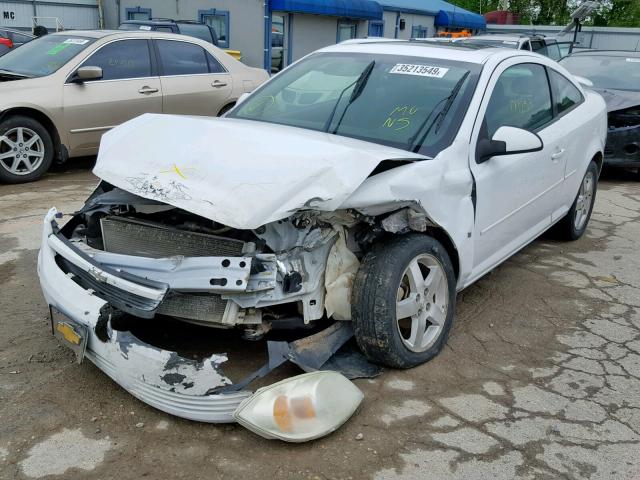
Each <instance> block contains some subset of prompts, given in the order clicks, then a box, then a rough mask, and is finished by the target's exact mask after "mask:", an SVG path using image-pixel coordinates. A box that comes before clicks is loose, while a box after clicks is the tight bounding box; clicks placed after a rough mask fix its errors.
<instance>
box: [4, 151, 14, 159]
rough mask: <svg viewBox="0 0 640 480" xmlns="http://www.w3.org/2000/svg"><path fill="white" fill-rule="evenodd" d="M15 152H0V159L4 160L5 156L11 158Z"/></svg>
mask: <svg viewBox="0 0 640 480" xmlns="http://www.w3.org/2000/svg"><path fill="white" fill-rule="evenodd" d="M15 156H16V154H15V153H14V152H5V153H0V160H4V159H5V158H11V157H15Z"/></svg>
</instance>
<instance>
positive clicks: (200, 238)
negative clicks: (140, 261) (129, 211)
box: [100, 217, 244, 258]
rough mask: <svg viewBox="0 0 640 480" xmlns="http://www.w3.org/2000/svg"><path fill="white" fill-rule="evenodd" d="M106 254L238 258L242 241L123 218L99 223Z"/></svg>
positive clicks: (242, 244) (152, 256) (112, 218)
mask: <svg viewBox="0 0 640 480" xmlns="http://www.w3.org/2000/svg"><path fill="white" fill-rule="evenodd" d="M100 225H101V227H102V240H103V242H104V249H105V251H107V252H113V253H121V254H124V255H135V256H139V257H151V258H162V257H173V256H175V255H183V256H185V257H214V256H227V255H228V256H230V257H233V256H240V255H241V254H242V247H243V246H244V242H243V241H241V240H235V239H232V238H225V237H218V236H215V235H208V234H204V233H195V232H186V231H184V230H178V229H176V228H171V227H165V226H162V225H157V224H155V223H149V222H144V221H141V220H132V219H130V218H122V217H104V218H103V219H101V220H100Z"/></svg>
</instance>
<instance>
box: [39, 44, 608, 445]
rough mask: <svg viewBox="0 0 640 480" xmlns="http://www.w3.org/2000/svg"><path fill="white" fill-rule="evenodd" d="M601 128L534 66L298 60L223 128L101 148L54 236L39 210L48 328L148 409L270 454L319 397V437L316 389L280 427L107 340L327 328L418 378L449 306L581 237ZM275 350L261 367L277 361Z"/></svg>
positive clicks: (405, 52)
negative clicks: (509, 265)
mask: <svg viewBox="0 0 640 480" xmlns="http://www.w3.org/2000/svg"><path fill="white" fill-rule="evenodd" d="M606 129H607V116H606V108H605V104H604V101H603V100H602V98H601V97H600V96H599V95H597V94H595V93H592V92H590V91H588V90H584V89H583V88H582V87H581V85H579V84H578V83H576V80H575V79H574V77H572V76H571V75H570V74H569V73H568V72H567V71H566V70H565V69H564V68H563V67H561V66H560V65H558V64H557V63H556V62H554V61H552V60H550V59H548V58H546V57H543V56H540V55H537V54H535V53H531V52H526V51H522V50H507V49H497V48H480V49H479V48H472V47H464V46H456V45H455V44H448V45H437V44H424V43H412V42H384V41H380V42H366V43H362V44H358V43H350V44H346V45H336V46H332V47H328V48H325V49H322V50H319V51H317V52H315V53H313V54H311V55H309V56H307V57H305V58H304V59H302V60H301V61H299V62H297V63H295V64H294V65H293V66H291V67H289V68H288V69H286V70H284V71H283V72H281V73H279V74H278V75H276V76H274V77H273V78H272V79H271V80H270V81H268V82H267V83H266V84H264V85H263V86H262V87H261V88H259V89H258V90H256V91H255V92H254V93H252V94H251V95H249V96H248V97H247V98H245V99H243V101H242V102H241V103H239V104H238V105H237V106H236V107H235V108H234V109H233V110H232V111H231V112H230V113H229V114H227V116H226V117H225V118H194V117H186V116H170V115H150V114H149V115H143V116H140V117H138V118H136V119H134V120H131V121H129V122H127V123H125V124H123V125H121V126H119V127H116V128H114V129H113V130H112V131H110V132H108V133H107V134H105V135H104V137H103V140H102V144H101V147H100V153H99V156H98V160H97V164H96V166H95V169H94V173H95V174H96V175H97V176H98V177H100V179H101V180H102V181H101V182H100V184H99V186H98V187H97V189H96V190H95V192H94V193H93V194H92V195H91V196H90V198H89V199H88V200H87V202H86V204H85V206H84V207H83V208H82V210H81V211H79V212H77V213H76V214H74V215H73V217H72V218H71V219H69V220H68V221H67V222H66V224H64V226H61V227H59V226H58V223H57V218H60V217H61V214H59V213H58V212H57V211H56V210H55V209H52V210H51V211H50V212H49V214H48V215H47V216H46V218H45V220H44V235H43V240H42V248H41V250H40V255H39V259H38V272H39V276H40V282H41V285H42V289H43V292H44V295H45V298H46V300H47V302H48V303H49V305H50V306H51V312H52V327H53V329H54V331H55V333H56V335H58V336H60V337H61V338H62V339H63V340H64V341H66V342H67V343H68V344H69V345H70V346H72V347H73V348H74V350H76V352H77V354H78V358H80V359H81V358H83V357H86V358H88V359H90V360H91V361H92V362H94V363H95V364H96V365H97V366H98V367H99V368H100V369H102V370H103V371H104V372H105V373H107V374H108V375H109V376H110V377H112V378H113V379H114V380H115V381H116V382H118V383H119V384H120V385H122V386H123V387H124V388H126V389H127V390H128V391H130V392H131V393H133V394H134V395H135V396H137V397H138V398H140V399H142V400H143V401H145V402H147V403H149V404H151V405H153V406H155V407H157V408H160V409H161V410H164V411H167V412H170V413H173V414H176V415H180V416H183V417H187V418H192V419H197V420H203V421H211V422H220V421H232V420H233V419H234V418H235V419H238V420H240V421H241V422H243V423H248V424H251V423H252V422H253V423H254V424H256V423H259V424H260V425H262V427H261V428H262V432H263V433H265V432H267V433H265V435H266V436H269V435H271V436H277V437H278V438H281V436H282V435H284V436H285V437H286V435H285V433H286V432H287V431H290V430H291V429H292V428H293V429H294V430H295V428H296V427H295V425H297V424H296V422H297V420H299V419H300V418H304V419H305V420H304V421H305V422H307V423H305V425H307V427H308V428H311V427H309V425H311V423H313V422H312V421H311V420H309V419H310V418H312V417H313V418H315V416H316V415H317V417H318V418H320V419H321V420H318V421H322V422H327V423H325V424H324V425H329V424H331V422H333V423H332V424H331V425H330V426H329V427H326V428H325V431H329V430H331V429H333V428H336V426H337V425H338V424H339V423H341V422H342V421H344V419H345V418H343V417H344V416H348V415H350V414H351V413H352V412H353V410H354V409H355V407H356V406H357V403H358V402H359V397H358V393H359V392H355V391H354V392H352V395H351V397H350V398H351V400H350V401H349V402H351V403H349V402H347V401H346V400H345V399H344V397H343V396H341V395H342V394H341V395H337V396H336V395H334V398H333V399H332V401H334V402H335V403H336V404H340V405H342V404H344V403H345V402H346V403H348V408H347V407H345V408H344V412H342V413H340V414H338V413H336V414H335V415H338V416H340V415H342V417H341V418H340V419H333V420H327V419H326V418H325V417H323V415H329V416H331V415H332V413H327V412H333V411H334V410H335V409H336V408H337V407H336V406H335V405H333V406H331V408H328V407H327V408H324V407H320V406H319V405H320V403H322V402H323V401H327V400H326V399H327V398H328V397H331V396H332V395H331V394H330V393H327V392H331V391H337V390H332V388H334V387H335V385H334V386H333V387H332V386H330V387H327V389H325V390H322V389H319V388H316V385H315V384H313V382H315V381H316V380H313V378H315V377H313V378H312V379H311V380H309V381H308V382H311V383H308V382H307V383H305V382H302V384H303V385H302V387H300V383H297V384H296V385H294V386H292V385H288V386H286V388H285V390H286V389H287V388H288V389H290V391H295V390H296V389H297V388H302V390H304V391H305V392H311V393H308V395H309V397H304V395H307V394H306V393H305V394H304V395H303V397H304V398H306V399H307V400H305V401H304V402H302V403H300V404H298V406H297V407H296V405H295V401H294V400H295V398H296V397H295V395H293V397H291V398H293V400H291V402H292V403H291V402H290V403H287V402H289V400H286V398H290V397H287V396H286V395H287V394H278V395H275V394H273V393H272V394H270V396H268V399H267V400H264V401H265V402H266V404H267V407H265V408H262V407H259V406H256V405H258V404H259V403H260V402H257V401H256V400H255V397H254V396H252V392H251V390H250V389H249V388H248V385H249V383H250V380H251V378H250V379H248V380H246V381H241V382H239V383H236V384H234V385H231V381H230V380H229V378H228V377H227V376H226V375H225V374H224V373H223V370H222V367H223V364H224V362H225V361H226V360H227V357H226V356H225V355H224V354H214V355H212V356H209V357H207V358H206V359H204V360H199V361H196V360H190V359H187V358H184V357H182V356H180V355H178V354H177V353H176V352H175V351H171V350H168V349H164V348H162V346H159V345H155V346H154V345H152V344H151V342H149V341H145V340H143V339H140V338H137V337H136V336H135V335H134V334H133V333H132V332H131V331H130V328H128V327H127V325H132V324H136V322H138V323H142V322H146V324H147V325H151V326H152V327H151V328H153V325H155V322H158V323H157V325H158V327H157V328H161V325H163V324H162V323H161V322H160V321H159V319H161V318H164V317H172V318H174V319H178V325H180V324H182V325H185V326H186V325H187V322H189V323H195V324H198V325H204V326H207V327H211V328H212V329H222V328H226V329H237V330H242V331H243V332H244V334H245V336H246V337H248V338H253V339H255V338H260V337H261V336H263V335H265V334H266V335H269V332H270V331H271V330H276V329H279V328H281V327H283V326H284V325H287V328H291V326H292V325H293V326H300V327H305V326H308V325H309V324H313V322H326V323H329V324H331V322H333V323H332V324H331V325H332V326H333V325H337V326H336V327H334V328H333V330H331V332H332V333H331V334H330V335H329V334H327V335H325V336H324V337H323V336H322V335H321V336H320V337H316V338H315V339H314V341H315V342H320V343H322V342H325V341H326V342H327V345H329V344H331V345H334V344H333V343H331V342H332V340H331V339H330V338H329V337H332V338H333V337H335V332H338V333H340V332H343V331H346V330H348V334H347V335H346V337H345V338H348V336H350V335H354V336H355V340H356V342H357V345H358V346H359V348H360V350H361V351H362V352H363V353H364V355H365V356H366V357H367V359H368V360H369V361H371V362H373V363H377V364H382V365H386V366H391V367H397V368H408V367H413V366H415V365H419V364H421V363H423V362H425V361H427V360H429V359H431V358H433V357H434V356H435V355H437V354H438V352H439V351H440V350H441V349H442V347H443V345H444V343H445V341H446V339H447V334H448V333H449V331H450V329H451V325H452V322H453V318H454V312H455V305H456V293H457V292H459V291H460V290H462V289H464V288H465V287H467V286H468V285H470V284H471V283H473V282H474V281H476V280H477V279H479V278H480V277H482V276H483V275H484V274H486V273H487V272H489V271H490V270H491V269H493V268H495V267H496V266H497V265H499V264H500V263H501V262H503V261H504V260H506V259H507V258H509V257H510V256H511V255H513V254H514V253H515V252H517V251H518V250H520V249H521V248H522V247H524V246H525V245H527V244H528V243H529V242H531V241H532V240H533V239H535V238H536V237H537V236H538V235H540V234H541V233H542V232H544V231H545V230H547V229H549V228H551V227H552V226H553V227H554V228H555V229H556V230H557V233H558V234H559V235H561V236H563V237H564V238H566V239H573V240H575V239H578V238H580V237H581V236H582V235H583V233H584V232H585V229H586V228H587V224H588V221H589V217H590V215H591V210H592V207H593V203H594V200H595V195H596V186H597V183H598V176H599V173H600V168H601V165H602V158H603V150H604V144H605V137H606ZM123 319H125V320H126V321H124V322H123ZM149 322H152V323H149ZM123 325H124V326H123ZM351 326H352V327H353V328H352V329H351ZM185 328H186V327H185ZM331 328H332V327H329V329H331ZM340 335H342V334H341V333H340ZM275 345H276V344H275V343H273V344H270V347H269V348H270V351H269V354H270V359H273V358H276V357H278V355H280V357H278V358H286V357H288V359H291V358H293V357H295V356H296V354H293V353H291V352H293V350H286V352H285V353H284V354H282V352H280V354H277V353H274V352H275V350H276V348H275ZM289 345H290V344H289ZM299 346H300V345H299ZM307 346H308V345H307ZM272 347H273V348H272ZM302 350H304V348H302V347H301V348H299V349H298V350H297V354H299V353H301V352H302ZM330 350H331V352H329V355H330V354H331V353H332V352H333V351H335V348H333V347H332V348H331V349H330ZM294 353H295V352H294ZM324 360H326V357H325V358H323V361H324ZM283 361H284V360H283ZM275 363H278V362H271V366H273V365H275ZM280 363H282V362H280ZM300 363H301V364H305V365H306V367H307V368H305V369H306V370H308V371H311V370H314V369H318V368H320V367H321V364H322V362H316V365H315V367H314V366H313V365H310V364H309V362H306V363H305V361H300ZM311 363H313V362H311ZM265 369H266V370H269V369H270V367H269V366H268V365H267V366H265ZM264 371H265V370H263V372H264ZM256 376H259V375H257V374H256ZM252 378H255V377H252ZM318 378H320V377H318ZM285 385H286V382H285ZM336 385H337V384H336ZM268 388H271V387H268ZM278 388H284V387H278ZM335 388H337V387H335ZM340 388H341V389H342V388H343V387H342V386H341V387H340ZM305 389H306V390H305ZM356 390H357V389H356ZM321 391H324V392H325V396H324V397H323V398H324V400H323V398H319V396H321V395H320V393H319V392H321ZM340 391H343V390H340ZM344 391H346V390H344ZM261 392H262V391H259V393H261ZM314 392H315V393H314ZM262 393H264V392H262ZM282 395H284V397H285V400H282ZM300 395H302V394H300ZM314 395H315V396H314ZM345 395H346V394H345ZM252 401H253V402H254V403H253V404H252V405H254V407H252V408H254V410H253V411H252V412H253V413H251V414H248V415H247V416H245V417H243V414H242V410H243V408H244V409H245V410H246V408H248V407H247V405H249V404H250V403H251V402H252ZM269 402H271V403H269ZM278 402H280V403H278ZM283 402H284V403H283ZM305 402H307V403H305ZM317 402H320V403H317ZM301 405H302V406H301ZM354 405H355V406H354ZM249 406H251V405H249ZM261 408H262V410H261ZM323 408H324V409H323ZM332 409H333V410H332ZM283 412H284V413H283ZM309 412H311V413H309ZM314 412H315V413H314ZM321 412H325V413H321ZM252 415H253V416H252ZM260 415H262V417H261V416H260ZM258 417H259V418H258ZM301 421H302V420H301ZM260 422H262V423H260ZM309 422H311V423H309ZM302 423H304V422H302ZM291 425H294V427H292V426H291ZM307 427H305V428H307ZM314 428H315V427H314ZM287 429H289V430H287ZM311 429H312V430H313V428H311ZM278 432H279V433H278ZM283 432H285V433H283ZM313 435H316V436H317V433H313ZM303 436H304V435H303Z"/></svg>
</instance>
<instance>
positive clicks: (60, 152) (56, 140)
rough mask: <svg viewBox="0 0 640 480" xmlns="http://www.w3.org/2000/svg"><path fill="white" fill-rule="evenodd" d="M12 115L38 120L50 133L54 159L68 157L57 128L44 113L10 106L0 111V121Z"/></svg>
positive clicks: (61, 159)
mask: <svg viewBox="0 0 640 480" xmlns="http://www.w3.org/2000/svg"><path fill="white" fill-rule="evenodd" d="M13 116H25V117H30V118H33V119H34V120H36V121H38V122H40V123H41V124H42V126H43V127H44V128H45V129H46V130H47V132H49V135H51V140H52V141H53V147H54V160H56V159H57V160H59V161H65V160H66V159H67V157H68V153H67V148H66V146H65V145H64V144H63V143H62V139H61V138H60V134H59V133H58V129H57V128H56V126H55V124H54V123H53V120H51V118H50V117H49V115H47V114H46V113H44V112H42V111H40V110H38V109H36V108H31V107H12V108H8V109H6V110H4V111H3V112H2V113H0V121H3V120H5V119H6V118H9V117H13Z"/></svg>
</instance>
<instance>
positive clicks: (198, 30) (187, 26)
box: [178, 23, 213, 43]
mask: <svg viewBox="0 0 640 480" xmlns="http://www.w3.org/2000/svg"><path fill="white" fill-rule="evenodd" d="M178 28H179V29H180V33H181V34H183V35H189V36H191V37H196V38H199V39H200V40H204V41H205V42H209V43H213V38H211V31H210V30H209V27H208V26H206V25H200V24H193V23H180V24H178Z"/></svg>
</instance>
